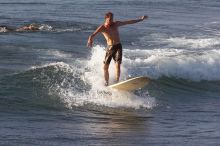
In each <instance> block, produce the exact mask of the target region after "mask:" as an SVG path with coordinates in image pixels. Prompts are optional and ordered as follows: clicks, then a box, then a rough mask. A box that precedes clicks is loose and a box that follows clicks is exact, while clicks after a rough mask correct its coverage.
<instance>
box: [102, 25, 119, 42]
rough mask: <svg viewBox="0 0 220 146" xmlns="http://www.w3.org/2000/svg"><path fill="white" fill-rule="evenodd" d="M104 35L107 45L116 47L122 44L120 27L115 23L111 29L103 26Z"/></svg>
mask: <svg viewBox="0 0 220 146" xmlns="http://www.w3.org/2000/svg"><path fill="white" fill-rule="evenodd" d="M102 34H103V35H104V37H105V39H106V42H107V45H115V44H119V43H120V37H119V31H118V26H117V25H116V24H115V23H114V24H113V25H112V26H110V27H109V28H106V27H105V26H104V25H103V31H102Z"/></svg>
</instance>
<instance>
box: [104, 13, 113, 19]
mask: <svg viewBox="0 0 220 146" xmlns="http://www.w3.org/2000/svg"><path fill="white" fill-rule="evenodd" d="M113 16H114V14H113V13H112V12H108V13H106V14H105V19H106V18H109V17H110V18H113Z"/></svg>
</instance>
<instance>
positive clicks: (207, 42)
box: [167, 37, 220, 49]
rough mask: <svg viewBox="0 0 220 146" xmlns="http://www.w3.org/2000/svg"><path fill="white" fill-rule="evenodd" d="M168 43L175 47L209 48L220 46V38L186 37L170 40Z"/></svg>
mask: <svg viewBox="0 0 220 146" xmlns="http://www.w3.org/2000/svg"><path fill="white" fill-rule="evenodd" d="M167 41H168V42H169V43H171V44H172V45H174V46H175V47H186V48H194V49H197V48H198V49H200V48H209V47H212V46H215V45H219V44H220V39H219V38H194V39H193V38H186V37H173V38H168V39H167Z"/></svg>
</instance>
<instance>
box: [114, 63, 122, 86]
mask: <svg viewBox="0 0 220 146" xmlns="http://www.w3.org/2000/svg"><path fill="white" fill-rule="evenodd" d="M115 65H116V82H118V81H119V78H120V73H121V64H120V63H118V62H116V63H115Z"/></svg>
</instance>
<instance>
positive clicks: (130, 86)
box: [108, 76, 150, 91]
mask: <svg viewBox="0 0 220 146" xmlns="http://www.w3.org/2000/svg"><path fill="white" fill-rule="evenodd" d="M149 83H150V78H148V77H143V76H141V77H135V78H131V79H128V80H125V81H122V82H119V83H116V84H113V85H109V86H108V87H110V88H114V89H118V90H124V91H132V90H136V89H139V88H142V87H144V86H146V85H147V84H149Z"/></svg>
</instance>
